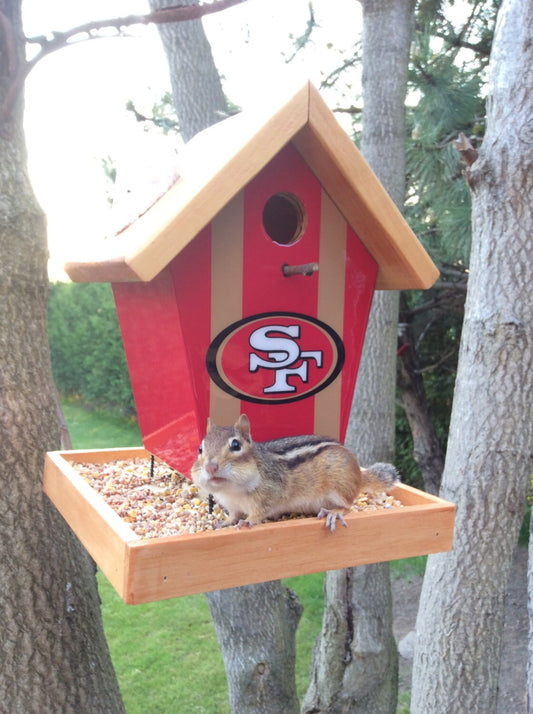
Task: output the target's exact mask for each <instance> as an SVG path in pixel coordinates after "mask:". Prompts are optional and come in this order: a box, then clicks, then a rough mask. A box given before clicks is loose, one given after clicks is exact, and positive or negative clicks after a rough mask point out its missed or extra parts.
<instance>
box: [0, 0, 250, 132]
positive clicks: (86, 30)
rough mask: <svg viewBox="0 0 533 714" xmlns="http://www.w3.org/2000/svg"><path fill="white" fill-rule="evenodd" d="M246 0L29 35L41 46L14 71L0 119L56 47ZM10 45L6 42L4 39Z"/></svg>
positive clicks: (1, 27) (0, 26)
mask: <svg viewBox="0 0 533 714" xmlns="http://www.w3.org/2000/svg"><path fill="white" fill-rule="evenodd" d="M243 2H246V0H214V2H211V3H201V4H198V5H176V6H174V7H166V8H161V9H159V10H154V12H150V13H148V14H147V15H126V16H124V17H116V18H108V19H106V20H94V21H92V22H87V23H85V24H83V25H79V26H78V27H73V28H71V29H70V30H66V31H65V32H53V33H52V36H51V37H45V36H44V35H42V36H37V37H28V38H26V42H28V43H30V44H37V45H39V46H40V50H39V51H38V52H37V54H36V55H35V57H33V58H32V59H31V60H29V61H27V62H24V63H23V64H22V65H20V66H19V68H18V71H17V72H16V73H15V74H14V78H13V81H12V83H11V86H10V87H9V89H8V91H7V92H6V97H5V99H4V103H3V106H2V108H1V110H0V123H1V122H3V121H6V120H7V119H8V118H9V116H10V115H11V112H12V110H13V106H14V104H15V101H16V100H17V97H18V96H19V94H20V92H21V90H22V87H23V86H24V82H25V80H26V77H27V76H28V74H29V73H30V72H31V70H32V69H33V68H34V67H35V65H36V64H37V63H38V62H39V61H40V60H41V59H43V57H46V56H47V55H49V54H51V53H52V52H55V51H56V50H60V49H63V48H64V47H67V46H69V45H71V44H76V43H78V42H85V41H87V40H94V39H101V38H102V37H108V35H100V34H98V33H99V32H100V31H101V30H103V29H109V28H111V29H115V30H116V31H117V36H119V35H120V34H121V32H122V30H123V28H125V27H130V26H131V25H150V24H155V25H162V24H164V23H167V22H186V21H187V20H197V19H199V18H201V17H203V16H204V15H210V14H212V13H215V12H221V11H222V10H226V9H227V8H229V7H233V6H234V5H240V4H241V3H243ZM0 16H1V17H0V31H3V33H4V34H5V35H6V37H9V32H10V28H9V27H8V26H6V23H5V20H6V18H5V17H4V15H3V14H2V13H0ZM6 44H7V45H8V47H9V43H8V42H6Z"/></svg>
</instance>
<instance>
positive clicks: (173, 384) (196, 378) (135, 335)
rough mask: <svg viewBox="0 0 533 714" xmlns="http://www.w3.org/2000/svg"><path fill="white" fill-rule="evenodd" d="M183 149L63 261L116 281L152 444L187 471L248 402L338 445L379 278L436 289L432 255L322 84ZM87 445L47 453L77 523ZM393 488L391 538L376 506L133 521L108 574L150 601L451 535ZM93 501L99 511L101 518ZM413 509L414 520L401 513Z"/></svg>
mask: <svg viewBox="0 0 533 714" xmlns="http://www.w3.org/2000/svg"><path fill="white" fill-rule="evenodd" d="M184 154H185V155H184V161H183V167H182V169H181V174H180V178H179V179H178V181H177V182H176V183H175V185H174V186H173V187H171V188H170V189H169V190H168V191H167V192H166V193H165V195H164V196H162V197H161V198H160V199H159V200H158V201H157V202H156V203H155V204H154V205H153V206H152V207H151V208H150V209H149V210H148V211H147V212H146V213H144V214H143V215H142V216H140V217H139V218H138V219H137V220H136V221H135V222H134V223H133V224H132V225H130V226H129V227H128V228H127V229H126V230H125V231H123V233H122V234H121V235H120V236H118V237H117V238H115V239H113V240H110V241H108V250H111V254H110V255H108V256H105V257H104V256H103V255H102V254H100V255H98V256H96V257H95V258H94V259H92V258H91V259H88V260H83V261H76V262H70V263H69V264H67V266H66V271H67V273H68V274H69V276H70V277H71V278H72V279H73V280H75V281H81V282H87V281H93V282H109V283H111V285H112V287H113V293H114V298H115V303H116V307H117V313H118V318H119V322H120V328H121V332H122V337H123V341H124V347H125V351H126V357H127V361H128V367H129V371H130V376H131V381H132V387H133V393H134V397H135V402H136V407H137V413H138V418H139V425H140V429H141V434H142V439H143V445H144V449H145V450H146V452H148V453H150V454H154V455H155V456H157V457H158V458H159V459H161V460H163V461H164V462H166V463H167V464H169V465H170V466H172V467H173V468H175V469H177V470H178V471H180V472H182V473H185V474H188V473H189V471H190V467H191V465H192V463H193V461H194V460H195V458H196V455H197V451H198V444H199V443H200V441H201V439H202V437H203V435H204V432H205V427H206V423H207V419H208V417H211V419H212V420H213V421H214V422H215V423H217V424H220V425H229V424H232V423H234V422H235V421H236V419H237V417H238V416H239V414H241V413H243V412H245V413H246V414H248V416H249V418H250V421H251V424H252V433H253V436H254V439H256V440H259V441H262V440H266V439H270V438H275V437H280V436H289V435H296V434H309V433H318V434H322V435H325V436H332V437H335V438H337V439H339V440H341V441H343V440H344V438H345V433H346V427H347V423H348V417H349V413H350V408H351V405H352V398H353V393H354V387H355V380H356V375H357V370H358V366H359V360H360V356H361V350H362V347H363V341H364V335H365V330H366V326H367V320H368V315H369V310H370V305H371V301H372V296H373V293H374V290H376V289H378V290H398V289H409V288H416V289H424V288H428V287H430V286H431V285H432V284H433V282H434V281H435V280H436V277H437V275H438V272H437V269H436V267H435V266H434V264H433V263H432V261H431V260H430V258H429V256H428V255H427V253H426V252H425V250H424V248H423V247H422V246H421V244H420V243H419V241H418V240H417V238H416V237H415V235H414V234H413V233H412V231H411V230H410V228H409V227H408V225H407V224H406V222H405V221H404V219H403V217H402V216H401V214H400V212H399V211H398V210H397V208H396V207H395V205H394V203H393V202H392V200H391V199H390V198H389V196H388V194H387V193H386V192H385V190H384V189H383V187H382V186H381V184H380V183H379V181H378V180H377V178H376V177H375V175H374V174H373V172H372V171H371V169H370V168H369V166H368V165H367V164H366V162H365V161H364V159H363V158H362V156H361V155H360V153H359V151H358V150H357V148H356V147H355V146H354V144H353V142H352V141H351V140H350V138H349V137H348V136H347V135H346V134H345V133H344V131H343V130H342V129H341V128H340V126H339V125H338V123H337V121H336V119H335V117H334V116H333V114H332V113H331V111H330V110H329V109H328V108H327V106H326V105H325V104H324V102H323V101H322V99H321V98H320V96H319V94H318V92H317V91H316V89H315V88H314V87H313V86H312V85H310V84H306V85H305V86H304V87H303V88H302V89H301V90H300V91H299V92H297V93H296V94H295V95H294V96H293V97H292V98H291V99H290V100H289V101H288V102H287V103H285V104H283V105H282V106H280V107H277V108H276V109H275V110H274V111H270V112H269V113H268V114H267V115H266V116H265V115H264V114H263V115H259V116H256V115H252V116H249V115H246V114H244V113H243V114H241V115H238V116H236V117H233V118H231V119H227V120H225V121H223V122H221V123H220V124H218V125H216V126H214V127H212V128H211V129H209V130H207V131H206V132H203V133H202V134H200V135H198V136H197V137H196V138H195V139H193V140H192V141H191V142H190V143H189V144H188V145H187V147H186V150H185V152H184ZM91 453H92V454H93V456H92V457H91V458H94V459H97V460H98V459H99V460H101V459H102V456H101V453H102V452H91ZM107 456H109V454H108V455H107ZM76 458H77V457H76V456H75V452H71V453H69V454H63V455H61V454H54V455H51V457H50V458H49V460H48V462H47V463H48V470H47V472H45V490H46V491H47V493H49V495H50V496H51V498H52V500H54V502H55V503H56V505H57V506H58V508H59V509H60V510H61V512H62V513H63V515H64V516H65V517H66V518H67V520H68V521H69V523H70V525H71V526H72V527H73V528H74V530H75V531H76V532H78V531H79V530H80V529H79V528H78V531H77V530H76V529H77V523H79V522H80V521H83V520H84V519H83V518H81V519H80V518H78V516H79V513H80V509H81V510H83V505H82V504H83V503H84V502H85V496H83V495H82V496H81V497H80V491H79V489H78V490H76V489H77V486H76V482H75V476H74V475H73V473H72V470H71V469H70V467H69V463H70V462H71V461H72V459H76ZM80 458H81V456H80ZM83 458H89V457H88V455H87V453H85V454H84V456H83ZM67 482H68V488H67ZM398 488H399V490H400V491H402V490H403V494H404V496H405V498H406V499H407V502H406V509H407V510H406V511H405V513H404V515H402V516H400V520H402V519H403V520H404V522H405V524H406V527H407V532H406V536H405V538H403V540H402V538H400V537H399V531H398V530H397V527H396V526H395V527H394V530H393V531H392V532H393V533H394V538H393V539H392V540H391V537H390V536H387V538H388V540H387V538H385V540H386V543H385V544H384V546H383V547H382V548H381V552H378V551H379V550H380V545H379V540H380V538H381V539H383V537H384V533H386V532H387V531H389V533H390V532H391V530H390V528H387V526H386V525H385V524H386V522H385V521H383V519H380V518H379V517H378V518H377V521H376V515H374V520H375V521H376V522H377V523H380V527H379V528H378V529H377V530H376V528H375V526H374V525H373V524H372V522H371V519H372V515H371V514H354V517H358V516H359V515H364V516H368V517H367V518H365V519H359V521H361V522H362V521H364V522H365V523H368V525H369V526H370V531H368V532H366V531H365V532H364V533H361V532H360V533H359V534H357V527H355V526H354V527H352V523H351V522H350V523H349V527H348V529H342V530H343V531H344V532H343V533H342V534H338V533H335V534H334V535H332V534H331V533H324V530H325V529H324V526H323V523H322V524H321V523H318V522H316V519H304V521H294V522H291V523H280V524H277V523H276V524H261V525H259V526H256V527H254V529H253V530H252V531H250V530H246V532H245V531H244V530H243V531H238V530H236V529H231V530H227V529H225V530H224V531H220V532H216V533H211V534H197V535H195V536H191V537H187V538H185V537H183V536H177V537H175V538H173V539H171V540H172V542H171V543H168V542H167V540H168V539H161V540H162V541H165V544H159V545H158V544H157V543H153V542H151V541H143V542H139V541H138V540H136V539H132V538H131V537H130V535H129V534H127V532H126V531H124V528H123V527H122V525H121V526H120V527H118V526H117V527H115V526H111V527H110V528H111V530H110V531H109V533H112V534H113V538H112V539H115V538H117V537H118V543H119V544H120V546H119V547H118V548H117V552H119V551H120V556H119V557H118V560H117V559H116V558H114V559H113V558H112V561H113V563H112V565H109V564H108V571H109V572H111V570H113V569H114V571H113V572H116V573H119V575H117V576H116V577H115V576H113V577H112V578H110V579H111V580H112V582H114V584H115V586H116V587H117V589H118V590H119V592H120V593H121V594H122V596H123V597H124V599H125V600H126V601H128V602H140V601H146V600H147V599H160V598H162V597H172V596H175V595H179V594H185V593H188V592H198V591H205V590H210V589H220V588H223V587H231V586H234V585H239V584H244V583H248V582H259V581H261V580H270V579H273V578H278V577H284V576H287V575H294V574H300V573H302V572H310V571H312V570H315V571H316V570H323V569H329V568H339V567H344V566H348V565H356V564H360V563H362V562H377V560H390V559H393V558H395V557H406V556H407V555H416V554H420V553H422V552H424V553H427V552H435V551H436V550H446V549H449V548H450V547H451V537H452V535H451V533H452V528H453V506H452V505H451V504H447V503H446V502H444V501H441V500H440V499H434V498H433V497H429V496H427V494H422V493H421V492H415V490H413V489H408V488H407V487H404V486H400V487H398ZM405 489H407V491H406V490H405ZM82 490H83V492H84V493H85V494H86V489H85V488H83V489H82ZM67 491H68V492H69V494H67ZM72 498H73V499H74V500H75V501H76V506H75V507H73V506H72V500H70V501H69V499H72ZM413 499H414V500H413ZM59 501H61V503H60V502H59ZM90 502H91V503H90V506H88V507H89V509H93V510H92V511H91V518H93V517H94V518H97V519H101V518H103V520H104V521H106V519H107V516H105V517H104V516H102V509H101V508H100V507H99V506H98V507H97V508H96V511H97V512H98V515H96V516H95V513H94V508H95V501H94V499H93V498H92V497H91V499H90ZM410 508H411V509H412V508H414V509H415V511H414V513H415V514H416V517H415V521H416V522H417V525H414V524H413V521H410V520H409V519H407V520H406V519H405V515H406V514H407V513H411V511H409V509H410ZM76 514H77V515H76ZM437 514H438V515H437ZM85 515H87V514H85ZM107 515H109V514H107ZM412 516H413V513H411V517H412ZM435 518H437V520H436V521H435ZM369 519H370V520H369ZM89 521H90V519H89ZM89 521H87V519H86V518H85V521H84V522H85V526H87V523H89ZM106 522H107V521H106ZM108 525H109V524H108ZM85 526H84V527H83V528H82V529H81V530H83V535H81V534H80V533H78V534H79V535H80V537H81V538H82V540H83V542H84V543H85V544H86V546H87V547H88V549H89V550H90V551H91V548H92V549H93V553H94V552H100V551H101V550H102V547H100V546H101V545H102V544H100V545H98V541H99V538H100V540H101V532H102V531H101V529H100V533H99V534H98V533H97V534H96V535H94V532H96V531H98V529H96V528H95V529H91V527H90V523H89V526H88V527H85ZM426 526H427V528H426ZM365 527H366V526H365ZM309 528H310V530H309V534H310V535H309V537H308V536H305V537H300V539H299V545H298V547H296V546H295V541H297V540H298V538H297V536H298V534H303V533H304V531H305V530H306V529H309ZM289 530H290V534H289ZM117 531H119V532H120V534H119V535H118V536H117ZM124 533H126V535H127V537H124ZM337 536H339V537H338V538H337ZM361 537H364V538H368V539H369V540H368V542H367V543H366V545H365V547H366V549H367V552H366V553H364V554H363V553H362V550H361V548H360V546H361ZM409 538H411V540H412V542H411V543H408V541H409ZM420 538H422V542H420ZM389 541H390V542H389ZM415 541H417V542H416V545H415V544H414V543H415ZM399 544H401V545H400V547H399V548H398V547H395V546H398V545H399ZM300 546H302V547H303V548H304V551H305V552H307V556H305V557H304V551H302V550H301V547H300ZM368 546H370V551H372V550H374V552H373V553H372V552H368ZM157 548H162V549H163V550H162V551H161V552H159V553H158V555H157V557H154V554H155V551H156V549H157ZM226 548H227V549H229V550H227V559H225V557H224V553H225V552H226V550H225V549H226ZM291 548H292V555H291ZM376 548H377V550H376ZM281 549H282V550H283V555H282V556H280V552H281ZM103 550H105V547H104V548H103ZM358 550H359V554H358ZM363 550H364V548H363ZM296 551H298V552H296ZM125 553H126V555H125ZM132 553H135V557H134V558H133V556H132V555H131V554H132ZM141 553H142V554H143V555H142V556H141ZM150 553H151V555H150ZM162 553H163V555H162ZM310 553H312V555H313V557H312V563H310V562H307V561H308V560H309V554H310ZM165 554H166V555H165ZM130 556H131V557H130ZM203 556H205V557H206V559H207V560H206V567H207V561H209V562H210V563H211V565H210V566H209V568H211V570H210V571H209V570H208V571H206V570H205V569H204V567H203V566H202V564H201V563H202V557H203ZM179 558H181V559H182V563H183V562H185V561H186V562H187V563H189V565H188V566H187V567H180V566H179V565H176V563H178V559H179ZM280 558H281V561H282V568H281V570H280ZM302 559H303V560H304V561H306V562H305V564H303V565H302ZM107 560H109V554H108V555H107ZM134 561H135V562H136V563H138V565H139V568H141V570H139V574H140V579H137V580H136V575H135V573H134V569H135V568H134V565H133V562H134ZM213 561H216V563H217V569H216V572H215V573H214V572H213V570H212V565H213ZM97 562H98V558H97ZM141 563H143V564H144V566H146V567H147V568H148V570H143V567H144V566H142V567H141ZM250 563H253V564H254V567H250ZM276 564H277V565H276ZM287 565H288V567H286V566H287ZM103 569H104V568H103ZM171 571H172V572H174V573H175V577H172V578H171V577H170V576H169V574H168V573H169V572H171ZM178 571H179V575H178V574H177V573H178ZM184 571H187V572H188V573H189V575H188V576H187V578H188V581H187V583H185V580H187V578H184ZM104 572H106V571H105V569H104ZM148 572H149V573H150V575H149V576H148V575H147V573H148ZM207 572H210V575H206V573H207ZM194 573H196V574H197V575H198V577H197V578H196V580H195V575H194ZM108 577H109V575H108ZM134 581H135V582H136V583H137V584H136V585H135V584H134ZM141 581H142V582H143V585H142V587H141V589H140V590H139V587H140V586H139V582H141ZM170 581H171V582H170ZM141 590H142V594H141Z"/></svg>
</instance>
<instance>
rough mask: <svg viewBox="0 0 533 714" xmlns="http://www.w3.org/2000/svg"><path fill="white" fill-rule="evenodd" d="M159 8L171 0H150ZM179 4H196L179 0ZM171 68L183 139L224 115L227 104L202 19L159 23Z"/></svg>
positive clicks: (176, 107)
mask: <svg viewBox="0 0 533 714" xmlns="http://www.w3.org/2000/svg"><path fill="white" fill-rule="evenodd" d="M149 3H150V8H151V9H152V10H158V9H160V8H164V7H171V6H173V5H175V4H176V3H175V1H174V0H149ZM180 4H181V5H198V0H182V1H181V3H180ZM158 30H159V34H160V36H161V40H162V42H163V47H164V49H165V52H166V55H167V59H168V64H169V67H170V83H171V85H172V95H173V99H174V106H175V109H176V113H177V115H178V124H179V128H180V134H181V136H182V137H183V140H184V141H189V139H192V137H193V136H194V135H195V134H197V133H198V132H199V131H202V130H203V129H207V127H208V126H211V125H212V124H216V122H218V121H220V120H221V119H224V118H225V117H226V116H227V112H228V107H227V102H226V98H225V96H224V92H223V91H222V85H221V82H220V77H219V75H218V72H217V68H216V66H215V62H214V60H213V55H212V53H211V46H210V44H209V41H208V39H207V37H206V35H205V32H204V29H203V25H202V21H201V20H189V21H187V22H172V23H169V24H165V25H159V26H158Z"/></svg>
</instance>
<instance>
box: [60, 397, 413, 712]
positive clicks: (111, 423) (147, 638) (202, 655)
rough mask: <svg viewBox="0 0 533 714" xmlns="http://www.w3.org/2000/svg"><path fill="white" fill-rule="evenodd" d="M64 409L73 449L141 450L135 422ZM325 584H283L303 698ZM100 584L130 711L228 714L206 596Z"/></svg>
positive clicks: (404, 564) (404, 574)
mask: <svg viewBox="0 0 533 714" xmlns="http://www.w3.org/2000/svg"><path fill="white" fill-rule="evenodd" d="M62 407H63V412H64V415H65V420H66V422H67V424H68V427H69V431H70V436H71V440H72V446H73V448H74V449H89V448H108V447H122V446H139V445H141V437H140V432H139V427H138V425H137V423H136V422H134V421H132V420H128V419H125V418H119V417H116V416H114V415H112V414H109V413H107V412H105V411H91V410H88V409H86V408H84V406H83V405H82V404H81V403H80V402H76V401H74V400H70V401H65V402H63V404H62ZM425 563H426V558H425V557H419V558H410V559H409V560H403V561H395V562H393V563H391V575H392V577H393V578H407V579H410V578H411V577H413V576H415V575H422V574H423V572H424V568H425ZM323 583H324V575H323V573H317V574H313V575H304V576H301V577H298V578H290V579H288V580H287V581H286V584H287V585H288V587H290V588H292V589H293V590H295V591H296V592H297V594H298V597H299V599H300V602H301V603H302V605H303V607H304V612H303V615H302V619H301V621H300V626H299V628H298V630H297V632H296V646H297V661H296V685H297V689H298V695H299V697H300V699H301V698H302V697H303V695H304V694H305V691H306V689H307V686H308V679H309V667H310V663H311V654H312V649H313V645H314V642H315V639H316V636H317V635H318V634H319V632H320V628H321V624H322V611H323ZM98 587H99V590H100V597H101V599H102V616H103V620H104V628H105V632H106V636H107V640H108V643H109V649H110V651H111V657H112V660H113V664H114V667H115V671H116V673H117V677H118V681H119V685H120V689H121V692H122V696H123V699H124V705H125V707H126V711H127V714H159V713H161V714H163V713H164V714H168V713H169V712H174V711H180V712H185V713H186V714H196V713H197V714H230V709H229V703H228V693H227V684H226V676H225V672H224V663H223V660H222V655H221V653H220V650H219V647H218V642H217V638H216V634H215V631H214V628H213V625H212V622H211V618H210V615H209V610H208V607H207V601H206V599H205V597H204V596H203V595H193V596H188V597H182V598H176V599H173V600H163V601H161V602H155V603H149V604H146V605H134V606H131V605H125V604H124V603H123V602H122V600H121V599H120V598H119V596H118V595H117V594H116V592H115V590H114V589H113V588H112V586H111V585H110V584H109V582H108V581H107V579H106V578H105V576H104V575H103V574H102V573H100V572H99V573H98ZM178 703H179V705H178ZM402 711H403V710H402Z"/></svg>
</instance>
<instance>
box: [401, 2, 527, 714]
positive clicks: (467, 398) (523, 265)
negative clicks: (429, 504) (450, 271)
mask: <svg viewBox="0 0 533 714" xmlns="http://www.w3.org/2000/svg"><path fill="white" fill-rule="evenodd" d="M487 108H488V114H487V133H486V136H485V139H484V142H483V146H482V149H481V153H480V156H479V158H478V160H477V161H476V162H475V163H474V165H473V166H472V168H471V174H470V184H471V186H472V190H473V207H472V208H473V215H472V221H473V239H472V257H471V264H470V278H469V283H468V293H467V300H466V306H465V320H464V327H463V333H462V339H461V348H460V353H459V365H458V372H457V381H456V386H455V394H454V403H453V410H452V419H451V424H450V434H449V440H448V451H447V455H446V465H445V469H444V475H443V484H442V495H443V496H444V497H445V498H448V499H450V500H451V501H454V502H455V503H456V506H457V514H456V526H455V542H454V547H453V551H452V552H451V553H446V554H439V555H434V556H430V558H429V561H428V566H427V570H426V576H425V579H424V587H423V591H422V597H421V603H420V610H419V615H418V621H417V643H416V648H415V661H414V672H413V693H412V709H411V711H412V712H413V714H426V712H432V713H433V714H438V713H439V712H443V714H444V712H446V714H453V713H454V712H461V713H462V712H465V711H466V712H467V711H472V712H494V711H495V710H496V700H497V686H498V670H499V665H500V657H501V635H502V622H503V609H504V598H505V593H506V587H507V580H508V577H509V572H510V568H511V558H512V554H513V550H514V548H515V545H516V541H517V536H518V531H519V527H520V523H521V520H522V515H523V511H524V505H525V501H526V495H527V491H528V485H529V479H530V477H531V465H532V464H531V454H532V447H533V443H532V442H533V433H532V423H533V419H532V416H533V415H532V405H533V293H532V291H531V286H532V285H533V271H532V261H531V235H532V233H533V204H532V202H531V196H532V195H533V166H532V158H531V157H532V146H533V131H532V123H531V117H532V115H533V1H532V0H504V2H503V4H502V6H501V9H500V12H499V16H498V23H497V27H496V34H495V38H494V44H493V50H492V54H491V60H490V73H489V96H488V103H487Z"/></svg>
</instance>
